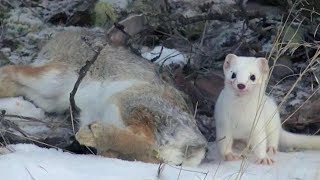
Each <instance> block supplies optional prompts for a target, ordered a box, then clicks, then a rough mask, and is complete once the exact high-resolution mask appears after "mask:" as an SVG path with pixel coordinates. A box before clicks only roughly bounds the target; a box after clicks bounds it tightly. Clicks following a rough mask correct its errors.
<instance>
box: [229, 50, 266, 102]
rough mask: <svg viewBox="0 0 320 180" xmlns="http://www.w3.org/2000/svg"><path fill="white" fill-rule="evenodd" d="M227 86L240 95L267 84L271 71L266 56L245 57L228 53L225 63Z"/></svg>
mask: <svg viewBox="0 0 320 180" xmlns="http://www.w3.org/2000/svg"><path fill="white" fill-rule="evenodd" d="M223 71H224V75H225V86H228V87H230V88H231V89H232V90H233V91H234V92H235V93H236V95H238V96H242V95H245V94H248V93H250V92H251V91H253V90H255V89H257V88H261V85H265V83H266V79H267V77H268V73H269V65H268V61H267V59H265V58H255V57H243V56H236V55H234V54H228V55H227V56H226V58H225V62H224V65H223Z"/></svg>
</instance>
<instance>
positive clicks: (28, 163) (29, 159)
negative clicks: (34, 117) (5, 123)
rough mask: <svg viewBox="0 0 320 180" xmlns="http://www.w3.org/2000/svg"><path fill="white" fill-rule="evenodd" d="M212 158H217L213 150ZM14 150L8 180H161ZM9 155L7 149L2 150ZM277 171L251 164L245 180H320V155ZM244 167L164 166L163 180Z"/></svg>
mask: <svg viewBox="0 0 320 180" xmlns="http://www.w3.org/2000/svg"><path fill="white" fill-rule="evenodd" d="M211 147H212V148H211V152H210V153H209V156H214V155H215V153H216V152H215V146H214V145H212V146H211ZM8 148H9V149H10V150H13V152H11V153H5V154H4V155H1V156H0V177H1V179H3V180H58V179H59V180H89V179H94V180H100V179H101V180H109V179H110V180H122V179H123V180H153V179H158V177H157V172H158V168H159V165H158V164H148V163H142V162H129V161H123V160H119V159H111V158H104V157H100V156H95V155H76V154H71V153H68V152H63V151H61V150H56V149H46V148H40V147H37V146H35V145H30V144H18V145H9V146H8ZM2 150H3V151H4V149H2ZM275 160H276V161H277V162H276V164H274V165H272V166H263V165H255V164H252V163H251V162H250V163H249V164H247V165H248V166H247V167H244V168H243V171H242V172H244V173H243V175H242V178H241V179H250V180H251V179H252V180H256V179H259V180H264V179H266V180H271V179H280V180H286V179H288V180H289V179H302V180H308V179H320V152H312V151H307V152H293V153H279V154H278V155H277V156H276V157H275ZM240 167H241V161H238V162H221V161H220V160H218V159H216V160H213V159H211V160H210V161H208V162H204V163H203V164H202V165H200V167H198V168H187V167H183V170H180V167H175V166H170V165H166V164H165V165H164V166H163V169H162V172H161V175H160V178H159V179H163V180H177V179H180V180H204V179H206V180H218V179H219V180H220V179H236V177H237V175H238V173H237V172H239V170H240Z"/></svg>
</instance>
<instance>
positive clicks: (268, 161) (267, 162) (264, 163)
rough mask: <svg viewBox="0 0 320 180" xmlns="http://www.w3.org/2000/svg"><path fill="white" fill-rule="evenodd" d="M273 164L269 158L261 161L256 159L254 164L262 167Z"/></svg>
mask: <svg viewBox="0 0 320 180" xmlns="http://www.w3.org/2000/svg"><path fill="white" fill-rule="evenodd" d="M273 163H274V160H272V159H271V158H269V157H265V158H262V159H258V160H257V161H256V164H262V165H272V164H273Z"/></svg>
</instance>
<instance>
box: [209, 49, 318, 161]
mask: <svg viewBox="0 0 320 180" xmlns="http://www.w3.org/2000/svg"><path fill="white" fill-rule="evenodd" d="M223 69H224V75H225V87H224V89H223V90H222V92H221V94H220V95H219V97H218V100H217V102H216V106H215V122H216V133H217V142H218V147H219V151H220V154H221V156H222V157H223V158H224V159H225V160H237V159H239V158H240V157H239V156H238V155H236V154H235V153H233V151H232V143H233V140H234V139H244V140H247V143H248V144H249V145H250V147H251V148H252V149H253V151H254V153H255V155H256V156H257V158H258V159H257V163H260V164H272V163H273V162H274V161H273V160H272V159H271V158H270V157H269V156H268V154H267V152H270V153H276V151H277V150H278V145H280V146H283V147H285V148H288V147H293V148H304V149H320V137H319V136H307V135H298V134H293V133H290V132H287V131H285V130H283V129H282V127H281V120H280V115H279V112H278V109H277V105H276V103H275V102H274V100H273V99H272V98H271V97H269V96H267V95H265V86H266V81H267V77H268V74H269V66H268V62H267V60H266V59H265V58H255V57H240V56H236V55H234V54H229V55H227V56H226V59H225V62H224V66H223ZM253 76H254V77H253ZM239 84H242V85H239Z"/></svg>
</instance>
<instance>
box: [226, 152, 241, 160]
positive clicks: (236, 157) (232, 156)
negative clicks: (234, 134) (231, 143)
mask: <svg viewBox="0 0 320 180" xmlns="http://www.w3.org/2000/svg"><path fill="white" fill-rule="evenodd" d="M224 158H225V160H226V161H237V160H240V159H241V157H240V156H239V155H237V154H234V153H228V154H226V155H225V156H224Z"/></svg>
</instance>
